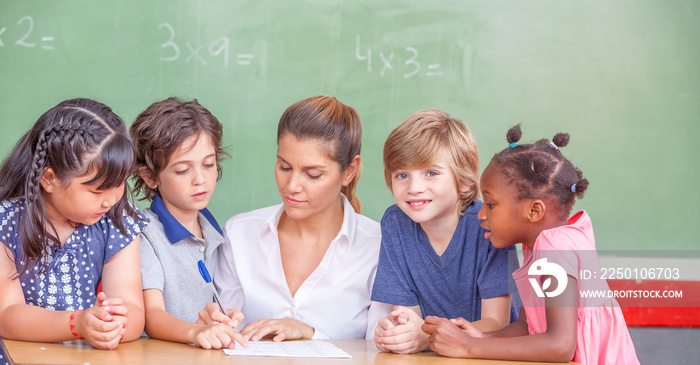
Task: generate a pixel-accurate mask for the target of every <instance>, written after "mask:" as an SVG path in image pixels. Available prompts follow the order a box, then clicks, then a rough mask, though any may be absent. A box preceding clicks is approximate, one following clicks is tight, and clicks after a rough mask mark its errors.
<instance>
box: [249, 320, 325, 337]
mask: <svg viewBox="0 0 700 365" xmlns="http://www.w3.org/2000/svg"><path fill="white" fill-rule="evenodd" d="M315 332H316V330H314V329H313V327H311V326H309V325H308V324H306V323H304V322H301V321H298V320H296V319H292V318H281V319H261V320H259V321H255V322H253V323H248V325H247V326H245V328H243V330H241V335H243V338H245V339H246V340H250V341H258V340H261V339H263V338H265V337H268V336H274V337H272V341H275V342H280V341H284V340H298V339H302V338H308V339H310V338H311V337H313V335H314V333H315Z"/></svg>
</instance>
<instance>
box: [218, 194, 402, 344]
mask: <svg viewBox="0 0 700 365" xmlns="http://www.w3.org/2000/svg"><path fill="white" fill-rule="evenodd" d="M342 199H343V209H344V212H345V214H344V215H343V216H344V217H343V225H342V227H341V228H340V232H338V235H337V236H336V237H335V238H334V239H333V241H332V242H331V244H330V246H329V247H328V250H327V251H326V253H325V255H324V256H323V259H322V260H321V263H320V264H319V265H318V267H317V268H316V269H315V270H314V271H313V272H312V273H311V275H309V277H308V278H307V279H306V280H305V281H304V282H303V283H302V285H301V286H300V287H299V289H298V290H297V292H296V294H295V295H294V296H293V297H292V295H291V293H290V291H289V287H288V286H287V280H286V279H285V275H284V269H283V268H282V259H281V256H280V246H279V236H278V232H277V225H278V223H279V219H280V216H281V215H282V212H283V211H284V207H283V205H282V204H280V205H276V206H272V207H267V208H262V209H258V210H254V211H251V212H247V213H242V214H238V215H236V216H234V217H232V218H231V219H229V220H228V222H227V223H226V226H225V228H224V237H225V241H224V243H223V244H222V245H221V246H219V250H220V252H219V265H217V266H218V268H217V270H216V272H215V274H214V282H215V284H216V287H217V289H218V290H219V293H220V294H221V299H222V302H223V303H222V304H223V306H224V307H226V308H238V309H240V310H241V311H242V312H243V314H244V315H245V320H244V321H243V323H242V324H241V326H240V327H238V330H241V329H242V328H243V327H244V326H245V325H246V324H248V323H251V322H254V321H257V320H259V319H275V318H285V317H288V318H294V319H297V320H299V321H301V322H304V323H306V324H308V325H309V326H311V327H314V329H315V333H314V337H313V338H314V339H324V338H331V339H357V338H367V339H372V338H374V329H375V327H376V326H377V321H378V320H379V318H381V317H384V316H388V315H389V312H390V311H391V305H389V304H385V303H378V302H374V303H373V302H372V301H371V300H370V298H371V296H372V295H371V294H372V293H371V292H372V284H373V283H374V276H375V274H376V271H377V261H378V257H379V248H380V245H381V231H380V228H379V223H377V222H375V221H373V220H371V219H369V218H367V217H365V216H362V215H360V214H357V213H355V211H354V210H353V208H352V205H350V203H349V202H348V200H347V199H346V198H345V197H344V196H343V197H342ZM348 212H350V214H348Z"/></svg>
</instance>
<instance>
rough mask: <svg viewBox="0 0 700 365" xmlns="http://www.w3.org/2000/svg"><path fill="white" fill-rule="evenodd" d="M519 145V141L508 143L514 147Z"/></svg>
mask: <svg viewBox="0 0 700 365" xmlns="http://www.w3.org/2000/svg"><path fill="white" fill-rule="evenodd" d="M517 145H518V142H513V143H508V147H510V148H513V147H515V146H517Z"/></svg>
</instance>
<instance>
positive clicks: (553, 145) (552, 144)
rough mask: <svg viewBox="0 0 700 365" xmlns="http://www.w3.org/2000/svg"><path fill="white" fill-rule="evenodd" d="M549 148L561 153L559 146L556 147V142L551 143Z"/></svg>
mask: <svg viewBox="0 0 700 365" xmlns="http://www.w3.org/2000/svg"><path fill="white" fill-rule="evenodd" d="M549 146H550V147H552V148H554V149H555V150H557V151H559V146H557V145H555V144H554V141H549ZM574 185H576V184H574Z"/></svg>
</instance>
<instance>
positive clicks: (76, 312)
mask: <svg viewBox="0 0 700 365" xmlns="http://www.w3.org/2000/svg"><path fill="white" fill-rule="evenodd" d="M81 311H82V309H76V310H74V311H73V314H71V315H70V321H69V322H68V324H70V332H71V333H72V334H73V337H75V338H76V339H78V340H84V338H82V337H80V335H79V334H78V332H77V331H76V330H75V323H73V321H75V315H76V314H78V312H81Z"/></svg>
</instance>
